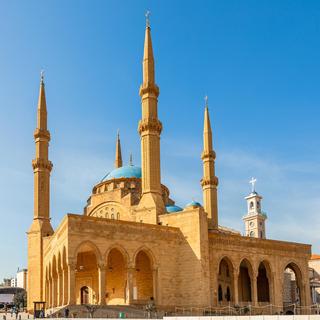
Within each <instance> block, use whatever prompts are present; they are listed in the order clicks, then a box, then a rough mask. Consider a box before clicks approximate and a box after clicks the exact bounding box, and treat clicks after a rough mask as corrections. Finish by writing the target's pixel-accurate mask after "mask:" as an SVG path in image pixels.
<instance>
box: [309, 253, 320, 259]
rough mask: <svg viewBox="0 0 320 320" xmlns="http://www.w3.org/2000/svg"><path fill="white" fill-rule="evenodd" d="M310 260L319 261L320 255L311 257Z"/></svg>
mask: <svg viewBox="0 0 320 320" xmlns="http://www.w3.org/2000/svg"><path fill="white" fill-rule="evenodd" d="M310 260H320V254H313V255H311V259H310Z"/></svg>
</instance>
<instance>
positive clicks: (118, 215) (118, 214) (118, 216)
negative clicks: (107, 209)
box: [117, 212, 120, 220]
mask: <svg viewBox="0 0 320 320" xmlns="http://www.w3.org/2000/svg"><path fill="white" fill-rule="evenodd" d="M117 220H120V213H119V212H118V213H117Z"/></svg>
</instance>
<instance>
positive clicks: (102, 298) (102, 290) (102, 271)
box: [98, 264, 106, 305]
mask: <svg viewBox="0 0 320 320" xmlns="http://www.w3.org/2000/svg"><path fill="white" fill-rule="evenodd" d="M98 272H99V300H98V301H99V304H100V305H105V304H106V266H105V265H104V264H99V266H98Z"/></svg>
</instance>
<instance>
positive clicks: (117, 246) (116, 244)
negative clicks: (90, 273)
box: [103, 243, 130, 265]
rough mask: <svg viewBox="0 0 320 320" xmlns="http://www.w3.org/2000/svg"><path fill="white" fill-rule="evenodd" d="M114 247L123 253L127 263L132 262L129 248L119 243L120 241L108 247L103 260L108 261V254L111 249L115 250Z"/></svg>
mask: <svg viewBox="0 0 320 320" xmlns="http://www.w3.org/2000/svg"><path fill="white" fill-rule="evenodd" d="M113 249H117V250H119V251H120V252H121V253H122V254H123V256H124V257H125V260H126V263H127V265H128V264H129V263H130V256H129V254H128V252H127V250H126V249H125V248H124V247H123V246H122V245H121V244H118V243H115V244H113V245H111V246H110V247H109V248H108V249H107V251H106V252H105V253H104V255H103V261H107V260H106V259H107V258H108V255H109V253H110V251H111V250H113Z"/></svg>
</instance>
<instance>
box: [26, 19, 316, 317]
mask: <svg viewBox="0 0 320 320" xmlns="http://www.w3.org/2000/svg"><path fill="white" fill-rule="evenodd" d="M142 65H143V77H142V84H141V86H140V90H139V94H140V97H141V106H142V115H141V120H140V121H139V124H138V132H139V135H140V141H141V167H139V166H134V165H133V164H132V163H130V164H129V165H123V163H122V156H121V145H120V138H119V136H118V138H117V141H116V155H115V163H114V169H113V170H111V171H110V173H108V174H107V175H106V176H105V177H104V178H103V179H102V180H100V182H99V183H97V184H96V185H95V186H93V188H92V193H91V195H90V196H89V198H88V200H87V204H86V206H85V208H84V211H83V213H82V214H66V215H65V216H64V218H63V219H62V221H61V223H60V225H59V226H58V227H57V229H56V230H53V228H52V226H51V222H50V173H51V170H52V163H51V161H50V160H49V156H48V149H49V141H50V133H49V130H48V127H47V105H46V97H45V85H44V79H43V76H42V77H41V81H40V93H39V101H38V107H37V126H36V129H35V132H34V139H35V145H36V156H35V159H34V160H33V161H32V167H33V172H34V214H33V220H32V224H31V227H30V229H29V230H28V232H27V237H28V310H29V311H32V310H33V302H35V301H45V302H46V307H47V308H55V307H61V306H74V305H81V304H95V305H101V306H105V305H127V306H128V305H136V306H137V305H143V304H146V302H147V301H149V300H150V299H151V297H152V298H153V300H154V302H155V304H156V306H157V307H158V308H164V309H165V308H173V307H175V306H192V307H208V306H211V307H216V306H223V305H229V304H230V305H239V306H241V305H248V304H250V305H252V306H260V305H266V304H273V305H276V306H283V304H284V289H283V288H284V280H285V279H284V278H285V276H284V274H285V270H287V269H290V270H292V272H293V273H294V276H295V279H296V289H295V290H296V295H295V297H296V298H295V299H296V300H295V301H294V302H295V303H297V304H299V305H301V306H304V305H309V304H310V289H309V275H308V260H309V258H310V256H311V246H310V245H306V244H298V243H292V242H284V241H276V240H269V239H266V231H265V219H266V215H265V214H264V213H263V211H262V208H261V201H262V197H261V196H260V195H259V194H258V193H257V192H256V191H255V189H254V188H253V189H252V192H251V193H250V194H249V195H248V197H246V201H247V204H248V212H247V214H246V215H245V216H244V217H243V219H244V222H245V226H246V227H245V230H246V232H245V235H241V234H240V233H239V232H237V231H234V230H232V229H230V228H227V227H222V226H220V225H219V223H218V199H217V188H218V178H217V176H216V172H215V158H216V154H215V151H214V150H213V143H212V129H211V124H210V119H209V111H208V106H207V103H206V105H205V108H204V128H203V151H202V154H201V159H202V166H203V177H202V179H201V187H202V191H203V203H202V204H200V203H198V202H195V201H192V202H190V203H189V204H188V205H186V206H185V207H184V208H181V207H179V206H177V205H175V202H174V200H173V199H172V198H171V197H170V190H169V189H168V188H167V187H166V186H165V185H164V184H162V181H161V172H160V135H161V131H162V123H161V122H160V120H159V119H158V96H159V87H158V86H157V84H156V82H155V61H154V56H153V49H152V42H151V29H150V24H149V22H148V21H147V25H146V29H145V40H144V53H143V62H142ZM199 157H200V155H199ZM109 169H110V168H109ZM199 179H200V177H199ZM252 183H254V181H252ZM79 201H81V199H79Z"/></svg>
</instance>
